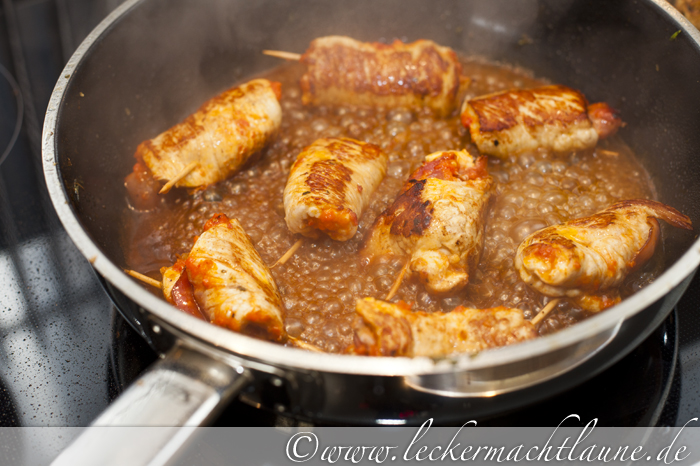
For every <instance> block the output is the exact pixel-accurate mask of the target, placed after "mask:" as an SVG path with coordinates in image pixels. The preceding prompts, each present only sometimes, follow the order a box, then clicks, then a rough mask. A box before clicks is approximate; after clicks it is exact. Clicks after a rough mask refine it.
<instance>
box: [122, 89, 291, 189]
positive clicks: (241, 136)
mask: <svg viewBox="0 0 700 466" xmlns="http://www.w3.org/2000/svg"><path fill="white" fill-rule="evenodd" d="M280 96H281V87H280V84H279V83H277V82H270V81H268V80H266V79H254V80H252V81H250V82H248V83H245V84H242V85H240V86H238V87H234V88H232V89H229V90H228V91H226V92H224V93H222V94H219V95H218V96H216V97H214V98H212V99H210V100H208V101H207V102H205V103H204V105H202V106H201V107H200V108H199V110H197V111H196V112H195V113H193V114H192V115H190V116H189V117H187V118H186V119H185V121H183V122H182V123H178V124H177V125H175V126H173V127H172V128H170V129H169V130H167V131H165V132H164V133H161V134H160V135H158V136H156V137H155V138H154V139H150V140H148V141H144V142H142V143H141V144H139V146H138V148H137V149H136V154H135V157H136V160H137V163H136V165H135V166H134V172H133V173H132V174H131V175H129V176H128V177H127V179H126V184H127V189H129V191H130V193H132V198H133V199H135V200H136V202H138V201H139V199H140V198H141V197H144V192H145V189H144V188H143V185H144V184H145V182H146V180H147V179H148V178H155V179H157V180H164V181H168V180H171V179H173V178H175V177H176V176H177V175H178V174H180V173H181V172H182V171H183V170H184V169H185V168H186V167H187V166H188V165H190V164H192V163H193V162H196V166H195V167H194V169H192V171H190V172H189V173H188V174H187V176H185V177H184V178H182V179H181V180H180V181H178V182H177V183H176V184H175V186H177V187H184V188H203V187H205V186H208V185H211V184H214V183H217V182H219V181H222V180H225V179H226V178H228V177H229V176H231V175H232V174H233V173H235V172H236V171H237V170H238V169H239V168H240V167H241V166H242V165H243V164H244V163H245V162H246V161H247V160H248V159H249V158H250V156H251V155H252V154H254V153H255V152H257V151H259V150H260V149H262V148H263V147H264V146H265V144H266V143H267V141H268V140H269V139H270V137H271V136H272V135H273V134H274V133H275V132H276V131H277V129H278V128H279V126H280V123H281V122H282V109H281V107H280V104H279V99H280ZM149 175H150V176H149ZM144 178H145V179H144ZM150 191H152V190H150ZM146 194H147V193H146ZM147 200H148V198H144V201H147Z"/></svg>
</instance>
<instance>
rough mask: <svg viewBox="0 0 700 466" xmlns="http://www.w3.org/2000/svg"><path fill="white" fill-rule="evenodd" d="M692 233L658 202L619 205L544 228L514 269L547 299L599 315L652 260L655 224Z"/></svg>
mask: <svg viewBox="0 0 700 466" xmlns="http://www.w3.org/2000/svg"><path fill="white" fill-rule="evenodd" d="M657 218H660V219H663V220H665V221H666V222H668V223H670V224H671V225H673V226H675V227H678V228H684V229H686V230H692V224H691V221H690V218H688V217H686V216H685V215H683V214H681V213H680V212H678V211H677V210H675V209H674V208H672V207H669V206H667V205H664V204H661V203H660V202H655V201H648V200H643V199H637V200H628V201H622V202H618V203H617V204H614V205H612V206H610V207H608V208H607V209H605V210H603V211H602V212H599V213H597V214H595V215H591V216H590V217H585V218H579V219H575V220H570V221H568V222H566V223H563V224H561V225H553V226H550V227H547V228H544V229H542V230H540V231H538V232H535V233H533V234H532V235H530V236H528V237H527V238H525V240H524V241H523V242H522V243H521V244H520V246H519V247H518V251H517V253H516V256H515V261H514V263H515V268H516V269H517V270H518V272H519V273H520V277H521V278H522V279H523V281H525V282H526V283H527V284H528V285H530V286H531V287H533V288H534V289H536V290H537V291H539V292H540V293H542V294H545V295H547V296H562V297H563V296H565V297H569V298H571V299H572V300H573V301H574V302H575V303H576V304H578V305H579V306H580V307H581V308H583V309H585V310H588V311H593V312H597V311H600V310H603V309H605V308H608V307H610V306H612V305H614V304H616V303H617V302H619V301H620V295H619V291H618V287H619V286H620V285H621V284H622V281H623V280H624V279H625V277H626V276H627V274H629V273H630V272H631V271H632V270H635V269H637V268H639V267H641V266H642V265H644V263H646V262H647V261H648V260H649V259H650V258H651V256H652V255H653V254H654V250H655V248H656V244H657V242H658V238H659V223H658V221H657V220H656V219H657Z"/></svg>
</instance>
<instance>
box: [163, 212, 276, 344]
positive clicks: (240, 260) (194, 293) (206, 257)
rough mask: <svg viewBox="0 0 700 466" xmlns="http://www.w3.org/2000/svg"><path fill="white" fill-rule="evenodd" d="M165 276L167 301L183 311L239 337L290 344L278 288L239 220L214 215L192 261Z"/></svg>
mask: <svg viewBox="0 0 700 466" xmlns="http://www.w3.org/2000/svg"><path fill="white" fill-rule="evenodd" d="M161 272H162V274H163V294H164V295H165V298H166V299H167V300H168V301H169V302H171V303H173V304H174V305H175V306H177V307H178V308H180V309H182V310H183V311H185V312H187V313H189V314H193V315H197V314H198V313H201V315H203V316H204V317H205V318H206V320H208V321H210V322H212V323H213V324H216V325H219V326H221V327H226V328H228V329H231V330H234V331H236V332H242V333H246V334H249V335H253V336H257V337H261V338H266V339H269V340H275V341H281V340H283V339H285V337H286V333H285V330H284V324H283V322H282V309H283V307H282V300H281V298H280V295H279V291H278V290H277V285H276V284H275V281H274V279H273V278H272V275H271V274H270V269H268V268H267V266H266V265H265V263H264V262H263V261H262V259H261V258H260V255H259V254H258V252H257V251H256V250H255V248H254V247H253V244H252V243H251V242H250V238H248V235H246V233H245V231H243V228H242V227H241V225H240V223H238V221H237V220H235V219H229V218H228V217H226V215H224V214H216V215H214V216H213V217H212V218H211V219H209V221H208V222H207V223H206V225H205V226H204V232H203V233H202V234H201V235H200V236H199V238H198V239H197V241H196V242H195V244H194V247H193V248H192V251H191V252H190V253H189V254H188V255H187V258H186V259H184V260H179V261H178V262H177V263H176V264H175V265H174V266H173V267H167V268H164V269H163V270H161Z"/></svg>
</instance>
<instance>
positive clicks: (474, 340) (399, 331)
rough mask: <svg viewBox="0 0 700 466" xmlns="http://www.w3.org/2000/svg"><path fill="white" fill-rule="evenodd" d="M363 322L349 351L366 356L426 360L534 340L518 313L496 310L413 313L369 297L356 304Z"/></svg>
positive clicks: (404, 306)
mask: <svg viewBox="0 0 700 466" xmlns="http://www.w3.org/2000/svg"><path fill="white" fill-rule="evenodd" d="M356 309H357V313H358V314H359V316H360V317H361V320H360V319H358V321H357V322H356V323H355V328H354V332H355V334H354V343H353V345H351V346H350V347H349V348H348V350H347V352H348V353H353V354H363V355H368V356H408V357H413V356H428V357H437V356H444V355H448V354H452V353H475V352H477V351H482V350H485V349H488V348H494V347H498V346H505V345H510V344H513V343H518V342H521V341H525V340H529V339H531V338H534V337H535V336H537V332H536V331H535V327H534V326H533V325H532V324H531V323H530V321H529V320H526V319H525V318H524V317H523V312H522V311H521V310H520V309H509V308H506V307H502V306H501V307H496V308H493V309H469V308H465V307H463V306H458V307H457V308H455V309H454V310H452V311H450V312H445V313H443V312H423V311H411V309H410V306H408V305H407V304H406V303H404V302H401V301H400V302H398V303H396V304H394V303H389V302H386V301H382V300H377V299H373V298H365V299H359V300H357V308H356Z"/></svg>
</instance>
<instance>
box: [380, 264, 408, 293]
mask: <svg viewBox="0 0 700 466" xmlns="http://www.w3.org/2000/svg"><path fill="white" fill-rule="evenodd" d="M410 264H411V258H410V257H409V258H408V260H407V261H406V263H405V264H404V265H403V267H401V272H399V276H398V277H396V281H395V282H394V284H393V285H392V286H391V289H390V290H389V294H387V295H386V298H384V299H385V300H386V301H390V300H391V298H393V297H394V296H395V295H396V292H397V291H399V288H400V287H401V282H402V281H403V277H404V276H405V275H406V272H408V266H409V265H410Z"/></svg>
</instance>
